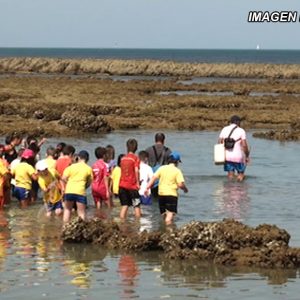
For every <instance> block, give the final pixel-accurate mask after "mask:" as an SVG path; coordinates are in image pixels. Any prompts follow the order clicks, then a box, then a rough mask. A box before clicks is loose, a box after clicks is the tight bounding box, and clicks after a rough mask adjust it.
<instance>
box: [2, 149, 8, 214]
mask: <svg viewBox="0 0 300 300" xmlns="http://www.w3.org/2000/svg"><path fill="white" fill-rule="evenodd" d="M0 148H1V149H0V153H1V157H2V154H3V150H4V146H3V145H1V146H0ZM9 180H10V176H9V171H8V168H7V165H6V163H5V161H4V160H3V159H2V158H1V159H0V209H1V208H3V206H4V204H6V197H5V194H6V187H7V185H8V183H9Z"/></svg>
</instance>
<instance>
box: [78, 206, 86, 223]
mask: <svg viewBox="0 0 300 300" xmlns="http://www.w3.org/2000/svg"><path fill="white" fill-rule="evenodd" d="M76 203H77V215H78V217H80V218H81V219H82V220H84V221H85V219H86V205H85V204H83V203H81V202H76Z"/></svg>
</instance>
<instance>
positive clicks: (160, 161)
mask: <svg viewBox="0 0 300 300" xmlns="http://www.w3.org/2000/svg"><path fill="white" fill-rule="evenodd" d="M152 148H153V152H154V155H155V164H154V166H153V167H152V170H153V173H155V172H156V171H157V170H158V169H159V168H160V167H161V166H162V165H163V163H164V156H165V153H166V152H167V151H168V150H169V148H167V147H165V146H164V147H163V150H162V152H161V153H160V155H159V156H158V155H157V151H156V148H155V146H152ZM157 186H158V180H156V181H155V182H154V184H153V188H156V187H157Z"/></svg>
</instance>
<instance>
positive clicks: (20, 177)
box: [11, 162, 35, 190]
mask: <svg viewBox="0 0 300 300" xmlns="http://www.w3.org/2000/svg"><path fill="white" fill-rule="evenodd" d="M11 172H12V175H13V176H14V177H15V180H16V186H17V187H21V188H24V189H26V190H31V186H32V179H31V176H32V175H33V174H34V173H35V169H34V167H33V166H31V165H30V164H28V163H26V162H20V163H19V164H18V165H17V166H16V167H15V168H14V169H13V170H11Z"/></svg>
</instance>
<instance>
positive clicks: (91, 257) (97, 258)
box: [63, 244, 107, 289]
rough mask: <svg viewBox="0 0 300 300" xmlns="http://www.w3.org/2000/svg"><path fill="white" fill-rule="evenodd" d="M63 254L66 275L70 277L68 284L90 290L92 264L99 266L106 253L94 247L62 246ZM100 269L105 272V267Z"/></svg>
mask: <svg viewBox="0 0 300 300" xmlns="http://www.w3.org/2000/svg"><path fill="white" fill-rule="evenodd" d="M63 253H64V260H63V265H64V268H65V270H66V274H67V275H68V276H71V280H70V281H69V282H70V283H71V284H72V285H75V286H76V287H78V288H82V289H87V288H90V287H91V283H92V278H93V273H94V270H93V267H94V264H95V262H98V264H99V262H101V261H102V260H103V259H104V258H105V257H106V254H107V253H106V251H103V250H100V249H99V247H96V246H94V245H88V246H87V245H80V244H78V245H77V244H64V245H63ZM98 268H99V267H98ZM101 269H103V270H102V271H105V272H106V271H107V268H105V267H101ZM98 272H99V270H98Z"/></svg>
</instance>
